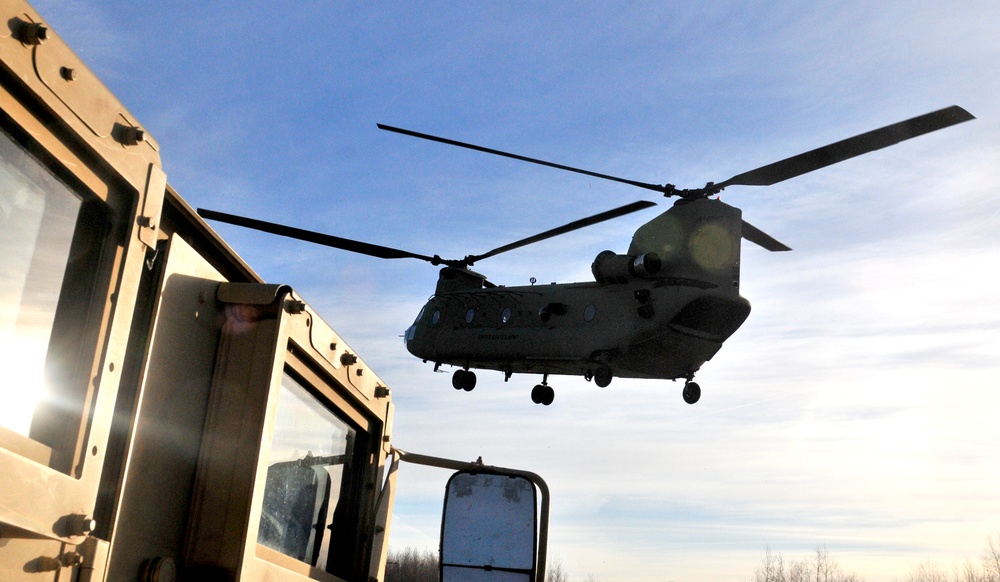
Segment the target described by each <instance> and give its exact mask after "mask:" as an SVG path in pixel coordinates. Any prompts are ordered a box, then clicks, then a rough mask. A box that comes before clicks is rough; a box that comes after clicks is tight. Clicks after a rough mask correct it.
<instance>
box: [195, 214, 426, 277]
mask: <svg viewBox="0 0 1000 582" xmlns="http://www.w3.org/2000/svg"><path fill="white" fill-rule="evenodd" d="M198 214H199V215H200V216H201V217H202V218H205V219H208V220H217V221H219V222H225V223H228V224H235V225H236V226H242V227H245V228H252V229H254V230H260V231H263V232H269V233H271V234H276V235H279V236H287V237H289V238H294V239H298V240H304V241H306V242H311V243H316V244H320V245H325V246H328V247H333V248H336V249H341V250H345V251H351V252H352V253H360V254H362V255H368V256H372V257H377V258H380V259H420V260H422V261H427V262H429V263H433V264H439V263H441V262H444V261H441V259H440V257H428V256H426V255H418V254H416V253H411V252H409V251H403V250H399V249H394V248H390V247H383V246H379V245H373V244H369V243H365V242H361V241H356V240H351V239H348V238H340V237H339V236H333V235H329V234H322V233H318V232H313V231H311V230H303V229H301V228H295V227H292V226H285V225H283V224H275V223H273V222H265V221H263V220H256V219H254V218H246V217H244V216H236V215H233V214H226V213H225V212H217V211H215V210H206V209H204V208H199V209H198Z"/></svg>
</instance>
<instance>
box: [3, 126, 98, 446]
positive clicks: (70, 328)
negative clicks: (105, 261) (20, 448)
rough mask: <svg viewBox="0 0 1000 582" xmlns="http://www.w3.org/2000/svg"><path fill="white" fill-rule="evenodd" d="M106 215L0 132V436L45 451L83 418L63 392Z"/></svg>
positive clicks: (78, 401) (77, 352)
mask: <svg viewBox="0 0 1000 582" xmlns="http://www.w3.org/2000/svg"><path fill="white" fill-rule="evenodd" d="M109 214H110V212H109V211H108V209H107V208H106V207H105V206H104V204H103V203H101V202H100V201H99V200H97V199H96V197H93V196H92V195H81V194H79V193H77V192H75V191H74V190H72V189H71V188H70V187H69V186H67V185H66V184H64V183H63V182H62V181H60V180H59V179H57V178H56V177H55V176H54V175H53V174H52V173H51V172H50V171H49V169H48V168H46V167H45V166H44V165H43V164H42V163H41V162H39V161H38V160H37V159H35V158H34V157H32V156H31V155H30V154H29V153H28V152H27V151H25V149H24V148H22V147H21V146H20V145H19V144H18V143H17V142H15V141H14V140H13V139H12V138H11V137H10V136H8V135H7V134H5V133H3V132H0V369H3V370H4V376H5V377H4V379H3V381H2V382H0V401H2V402H3V403H4V405H3V407H0V426H2V427H3V428H4V429H6V430H8V431H10V432H13V433H17V434H20V435H24V436H30V437H33V438H36V439H38V440H39V441H41V442H43V443H45V444H46V445H48V446H51V447H58V446H62V445H65V444H66V443H61V442H57V441H58V440H59V439H58V437H57V436H53V435H58V434H59V432H60V430H65V424H66V422H65V421H66V420H68V419H73V418H75V419H76V420H77V422H80V421H81V419H82V415H83V410H82V406H83V400H84V399H83V398H81V397H80V396H79V395H78V394H77V395H75V396H74V395H73V394H72V392H73V391H79V389H80V388H79V386H73V387H71V386H67V385H66V382H68V381H69V380H70V378H71V375H72V374H73V373H74V369H75V366H76V365H77V363H78V361H79V358H80V356H81V355H82V351H83V350H81V346H80V345H79V341H80V339H81V338H82V337H83V333H84V331H83V330H84V328H85V327H86V323H87V322H86V317H87V312H88V310H89V309H90V303H91V296H92V294H93V291H94V282H95V278H96V277H97V276H98V275H97V272H98V270H99V269H98V266H99V262H98V261H99V260H100V258H101V249H102V248H103V245H104V240H105V238H106V235H107V233H108V231H109V225H110V219H109ZM57 321H62V323H59V324H57ZM56 331H58V332H59V333H55V332H56ZM43 410H44V411H45V414H41V412H42V411H43ZM40 424H48V425H50V426H48V427H47V428H46V427H45V426H38V425H40ZM71 424H72V423H71ZM52 425H62V426H63V428H62V429H59V428H53V427H52ZM40 435H48V436H47V437H46V436H40Z"/></svg>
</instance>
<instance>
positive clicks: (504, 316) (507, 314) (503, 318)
mask: <svg viewBox="0 0 1000 582" xmlns="http://www.w3.org/2000/svg"><path fill="white" fill-rule="evenodd" d="M511 315H512V314H511V311H510V307H504V308H503V311H502V312H501V313H500V322H501V323H508V322H510V318H511Z"/></svg>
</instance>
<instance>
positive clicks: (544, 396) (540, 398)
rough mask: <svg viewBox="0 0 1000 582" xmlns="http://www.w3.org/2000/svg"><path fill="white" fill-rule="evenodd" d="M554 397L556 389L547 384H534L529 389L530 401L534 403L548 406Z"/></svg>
mask: <svg viewBox="0 0 1000 582" xmlns="http://www.w3.org/2000/svg"><path fill="white" fill-rule="evenodd" d="M555 399H556V391H555V390H553V389H552V387H551V386H549V385H548V384H536V385H535V387H534V388H532V389H531V401H532V402H534V403H535V404H541V405H543V406H548V405H549V404H552V401H553V400H555Z"/></svg>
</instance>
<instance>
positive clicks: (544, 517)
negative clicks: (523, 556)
mask: <svg viewBox="0 0 1000 582" xmlns="http://www.w3.org/2000/svg"><path fill="white" fill-rule="evenodd" d="M392 453H393V454H394V455H396V458H398V459H399V460H400V461H405V462H407V463H413V464H414V465H424V466H427V467H439V468H441V469H452V470H454V471H469V472H483V473H491V474H496V475H510V476H512V477H524V478H525V479H527V480H528V481H530V482H531V483H532V484H533V485H534V486H535V487H538V491H539V493H541V497H542V503H541V507H540V511H539V516H538V560H537V564H536V568H535V582H545V559H546V557H547V554H548V539H549V486H548V485H547V484H546V483H545V480H544V479H542V478H541V477H540V476H539V475H538V474H536V473H532V472H531V471H522V470H520V469H508V468H507V467H495V466H493V465H484V464H483V462H482V457H480V458H479V460H478V461H475V462H468V461H456V460H454V459H445V458H443V457H432V456H430V455H421V454H418V453H408V452H406V451H403V450H401V449H397V448H396V447H392Z"/></svg>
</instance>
